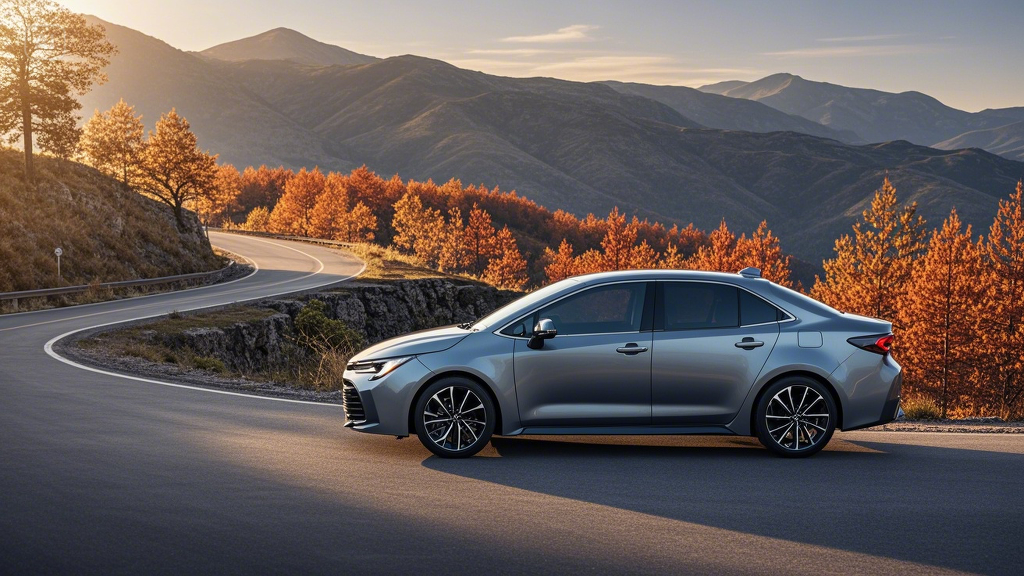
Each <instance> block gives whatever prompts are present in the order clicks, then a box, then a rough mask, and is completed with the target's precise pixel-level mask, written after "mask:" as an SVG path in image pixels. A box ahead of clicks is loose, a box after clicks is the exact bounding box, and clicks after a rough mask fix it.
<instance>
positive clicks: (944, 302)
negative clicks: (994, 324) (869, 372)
mask: <svg viewBox="0 0 1024 576" xmlns="http://www.w3.org/2000/svg"><path fill="white" fill-rule="evenodd" d="M987 276H988V275H987V273H986V271H985V269H984V266H983V261H982V248H981V245H980V240H979V242H978V244H975V243H973V242H972V241H971V227H970V226H968V227H967V229H966V230H962V226H961V223H960V218H959V217H958V216H957V214H956V210H955V209H954V210H953V211H952V213H950V215H949V218H948V219H946V221H945V222H944V223H943V225H942V229H941V230H936V231H935V232H934V233H933V234H932V239H931V242H930V243H929V244H928V251H927V253H926V254H925V255H924V257H922V258H921V261H920V263H919V265H918V266H915V267H914V268H913V273H912V275H911V280H910V283H909V285H908V286H907V288H908V289H907V290H905V291H904V292H903V294H904V296H903V298H901V302H900V307H899V311H900V315H901V317H902V325H903V326H904V329H903V330H902V336H901V339H902V342H903V345H902V346H901V347H900V350H901V359H902V361H903V364H904V368H905V370H906V371H907V375H908V386H907V391H908V393H911V394H912V393H914V392H927V393H929V394H930V395H932V396H934V397H937V398H938V399H939V407H940V409H941V411H942V416H943V417H945V416H946V415H947V413H948V412H949V411H950V409H951V407H952V406H954V405H956V406H970V407H972V408H975V409H977V408H979V407H983V406H984V405H986V404H987V403H988V401H987V399H986V398H984V397H983V396H984V391H983V389H981V387H978V386H973V387H972V386H971V385H970V384H971V383H972V382H977V381H978V376H979V368H980V365H981V364H980V361H979V360H980V359H979V355H978V353H977V352H978V346H977V345H978V343H979V342H980V341H981V325H980V318H981V315H982V301H983V296H984V294H985V291H986V289H987V287H986V284H987V282H986V280H987Z"/></svg>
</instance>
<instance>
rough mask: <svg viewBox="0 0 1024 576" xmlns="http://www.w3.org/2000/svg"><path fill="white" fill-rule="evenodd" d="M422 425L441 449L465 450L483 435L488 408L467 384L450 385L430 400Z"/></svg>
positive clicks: (450, 450) (424, 411)
mask: <svg viewBox="0 0 1024 576" xmlns="http://www.w3.org/2000/svg"><path fill="white" fill-rule="evenodd" d="M422 416H423V427H424V429H425V430H426V431H427V437H429V438H430V441H431V442H433V443H434V444H435V445H437V446H438V447H439V448H441V449H442V450H447V451H449V452H458V451H460V450H465V449H466V448H469V447H470V446H472V445H473V444H475V443H476V442H477V440H479V439H480V436H481V435H482V434H483V432H484V428H485V427H486V426H487V410H485V409H484V403H483V401H482V400H481V399H480V397H479V396H477V394H476V393H475V392H473V391H472V390H470V389H469V388H466V387H464V386H449V387H447V388H443V389H441V390H440V391H438V392H437V393H436V394H434V395H433V396H431V397H430V399H429V400H427V404H426V406H424V408H423V415H422Z"/></svg>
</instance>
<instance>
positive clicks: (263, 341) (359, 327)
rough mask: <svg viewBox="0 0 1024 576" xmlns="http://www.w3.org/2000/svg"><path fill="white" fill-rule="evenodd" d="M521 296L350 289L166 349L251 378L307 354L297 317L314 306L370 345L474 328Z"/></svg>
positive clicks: (432, 282) (462, 289)
mask: <svg viewBox="0 0 1024 576" xmlns="http://www.w3.org/2000/svg"><path fill="white" fill-rule="evenodd" d="M520 295H521V294H520V293H518V292H510V291H507V290H498V289H496V288H493V287H490V286H483V285H479V284H471V283H468V282H461V283H460V282H456V281H452V280H446V279H425V280H404V281H393V282H379V283H358V282H353V283H346V284H345V285H344V286H342V287H341V288H337V289H334V290H332V291H330V292H321V293H318V294H313V295H309V296H305V297H303V298H301V299H295V300H271V301H267V302H262V303H260V304H259V306H261V307H266V308H270V309H273V310H275V311H276V312H277V314H272V315H270V316H268V317H266V318H263V319H261V320H254V321H251V322H239V323H237V324H234V325H232V326H230V327H224V328H193V329H189V330H185V331H184V332H180V333H177V334H174V335H169V336H164V337H163V340H164V342H163V343H164V344H166V345H167V346H170V347H172V348H175V349H183V348H188V349H190V350H191V351H192V352H193V353H194V354H195V355H196V356H204V357H210V358H217V359H219V360H221V361H222V362H224V364H225V366H227V367H228V368H231V369H233V370H236V371H238V372H241V373H243V374H250V373H254V372H264V371H267V370H272V369H274V368H277V367H280V366H283V365H285V364H286V363H288V362H289V361H290V360H291V359H293V358H295V355H296V354H302V351H301V350H297V349H296V346H295V338H294V333H295V325H294V322H295V317H296V316H297V315H298V314H299V312H300V311H301V310H302V309H303V308H304V307H305V306H306V304H307V303H308V302H309V301H310V300H314V299H315V300H320V301H322V302H324V304H325V305H326V310H325V314H326V315H327V316H328V317H330V318H332V319H335V320H341V321H342V322H344V323H345V324H347V325H348V326H349V327H350V328H352V329H353V330H355V331H356V332H359V333H360V334H361V335H362V336H363V340H364V341H365V343H366V344H367V345H369V344H373V343H376V342H379V341H381V340H386V339H388V338H392V337H394V336H398V335H400V334H405V333H407V332H412V331H415V330H423V329H427V328H434V327H437V326H444V325H447V324H457V323H461V322H468V321H470V320H474V319H476V318H479V317H481V316H484V315H486V314H487V313H489V312H491V311H492V310H494V309H496V308H498V307H500V306H503V305H505V304H507V303H508V302H511V301H512V300H514V299H515V298H517V297H519V296H520Z"/></svg>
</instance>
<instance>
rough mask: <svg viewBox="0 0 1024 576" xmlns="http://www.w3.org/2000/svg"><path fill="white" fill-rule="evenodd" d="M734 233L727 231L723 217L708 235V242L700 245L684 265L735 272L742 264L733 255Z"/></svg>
mask: <svg viewBox="0 0 1024 576" xmlns="http://www.w3.org/2000/svg"><path fill="white" fill-rule="evenodd" d="M735 251H736V235H735V234H733V233H732V232H730V231H729V227H728V226H726V224H725V219H724V218H723V219H722V223H721V224H719V225H718V228H716V229H715V230H714V231H713V232H712V233H711V234H710V235H708V244H707V245H706V246H701V247H700V248H699V249H698V250H697V253H696V254H694V255H693V257H692V258H690V259H689V260H688V261H687V262H686V265H687V267H689V268H692V269H693V270H707V271H709V272H736V271H737V270H739V269H740V268H742V266H740V265H739V262H737V260H736V257H735Z"/></svg>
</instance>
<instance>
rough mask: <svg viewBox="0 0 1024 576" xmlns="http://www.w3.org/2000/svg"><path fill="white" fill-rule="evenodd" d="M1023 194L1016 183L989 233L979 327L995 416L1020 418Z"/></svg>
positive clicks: (1023, 309) (1023, 320) (1023, 321)
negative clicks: (987, 282)
mask: <svg viewBox="0 0 1024 576" xmlns="http://www.w3.org/2000/svg"><path fill="white" fill-rule="evenodd" d="M1022 204H1024V194H1022V190H1021V182H1020V181H1018V182H1017V189H1016V190H1015V191H1014V193H1013V194H1011V195H1010V198H1009V200H1000V201H999V211H998V213H997V214H996V217H995V220H994V221H993V222H992V227H991V228H990V229H989V235H988V242H986V244H985V254H986V255H987V256H988V261H989V267H990V271H991V278H992V283H991V290H990V292H989V294H987V296H986V299H985V311H984V313H983V314H982V318H983V321H984V325H985V334H986V339H987V346H986V348H987V349H988V356H989V358H990V359H991V361H990V363H989V364H990V368H991V370H990V372H989V377H990V378H991V381H992V384H993V385H994V388H995V391H994V392H995V396H996V398H997V399H998V400H997V401H998V405H999V413H1000V414H999V415H1000V416H1001V417H1003V418H1011V417H1016V416H1020V415H1021V408H1020V404H1021V401H1022V399H1024V398H1022V393H1024V352H1022V350H1024V214H1022Z"/></svg>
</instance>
